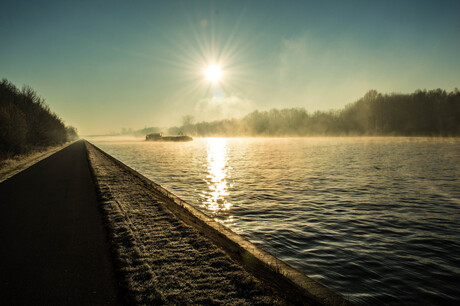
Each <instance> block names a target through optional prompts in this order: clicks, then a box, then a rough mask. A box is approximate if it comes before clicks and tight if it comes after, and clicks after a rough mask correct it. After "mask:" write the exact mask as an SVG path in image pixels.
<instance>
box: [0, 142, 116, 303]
mask: <svg viewBox="0 0 460 306" xmlns="http://www.w3.org/2000/svg"><path fill="white" fill-rule="evenodd" d="M117 294H118V293H117V284H116V281H115V276H114V271H113V267H112V262H111V259H110V253H109V247H108V243H107V242H106V234H105V232H104V228H103V224H102V219H101V214H100V212H99V210H98V202H97V196H96V193H95V187H94V184H93V181H92V178H91V174H90V170H89V165H88V160H87V157H86V149H85V144H84V141H78V142H76V143H74V144H72V145H70V146H68V147H66V148H65V149H63V150H61V151H59V152H57V153H56V154H54V155H52V156H50V157H48V158H46V159H44V160H42V161H40V162H38V163H37V164H35V165H34V166H32V167H30V168H28V169H27V170H25V171H23V172H21V173H19V174H17V175H15V176H13V177H12V178H10V179H8V180H6V181H4V182H3V183H1V184H0V304H3V305H12V304H14V305H18V304H28V305H37V304H47V305H50V304H54V305H63V304H66V305H88V304H90V305H114V304H119V301H118V299H117Z"/></svg>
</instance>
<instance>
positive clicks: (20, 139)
mask: <svg viewBox="0 0 460 306" xmlns="http://www.w3.org/2000/svg"><path fill="white" fill-rule="evenodd" d="M76 138H78V135H77V131H76V129H75V128H73V127H66V126H65V125H64V123H63V122H62V120H61V119H60V118H59V117H58V116H57V115H56V114H54V113H52V112H51V110H50V108H49V107H48V105H46V104H45V101H44V100H43V99H42V98H41V97H39V96H38V95H37V93H36V92H35V91H34V90H33V89H32V88H30V87H28V86H26V87H24V88H23V89H22V90H19V89H18V88H17V87H16V86H14V85H13V84H12V83H10V82H9V81H8V80H6V79H3V80H2V81H1V82H0V158H5V157H9V156H12V155H15V154H20V153H27V152H28V151H30V150H33V149H34V148H37V147H46V146H53V145H59V144H62V143H64V142H66V141H67V140H72V139H76Z"/></svg>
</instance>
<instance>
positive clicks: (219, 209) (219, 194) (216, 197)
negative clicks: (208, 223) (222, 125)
mask: <svg viewBox="0 0 460 306" xmlns="http://www.w3.org/2000/svg"><path fill="white" fill-rule="evenodd" d="M206 142H207V144H206V149H207V155H208V156H207V170H208V175H207V176H206V178H205V181H206V184H207V185H208V190H206V191H203V193H202V195H201V197H202V207H204V208H205V209H206V210H207V211H209V212H210V213H211V214H212V215H214V216H219V217H224V216H222V214H221V213H224V215H225V212H228V211H229V210H230V208H231V206H232V204H231V203H230V202H228V199H227V198H228V195H229V193H228V187H229V183H228V181H227V180H228V178H229V177H230V173H229V170H230V168H229V167H228V152H227V141H226V139H225V138H208V139H206ZM232 218H233V217H232V216H226V217H225V220H221V221H224V222H225V221H228V220H231V219H232ZM227 219H228V220H227Z"/></svg>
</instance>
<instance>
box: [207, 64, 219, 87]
mask: <svg viewBox="0 0 460 306" xmlns="http://www.w3.org/2000/svg"><path fill="white" fill-rule="evenodd" d="M204 74H205V75H206V78H207V79H208V80H209V81H211V82H212V83H217V82H219V80H220V79H221V77H222V69H220V67H219V66H217V65H210V66H208V68H206V70H205V71H204Z"/></svg>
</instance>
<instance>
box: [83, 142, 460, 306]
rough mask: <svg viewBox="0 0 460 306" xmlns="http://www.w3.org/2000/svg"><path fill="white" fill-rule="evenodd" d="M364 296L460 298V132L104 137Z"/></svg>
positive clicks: (359, 298)
mask: <svg viewBox="0 0 460 306" xmlns="http://www.w3.org/2000/svg"><path fill="white" fill-rule="evenodd" d="M92 141H93V142H95V144H96V145H98V146H100V147H101V148H102V149H103V150H105V151H107V152H108V153H109V154H112V155H114V156H115V157H117V158H119V159H120V160H122V161H123V162H125V163H126V164H128V165H129V166H131V167H133V168H134V169H136V170H138V171H140V172H141V173H143V174H144V175H146V176H147V177H149V178H151V179H152V180H154V181H156V182H158V183H160V184H161V185H164V186H165V187H166V188H168V189H170V190H171V191H173V192H175V193H176V194H178V195H179V196H180V197H182V198H183V199H185V200H186V201H188V202H189V203H190V204H192V205H195V206H196V207H197V208H200V209H203V210H204V211H205V213H208V214H209V215H210V216H212V217H213V218H216V219H218V220H220V221H222V222H223V223H225V224H226V225H227V226H229V227H230V228H232V229H233V230H235V231H236V232H238V233H240V234H242V235H243V236H245V237H247V238H248V239H250V240H251V241H253V242H254V243H256V244H258V245H260V246H261V247H262V248H264V249H266V250H267V251H269V252H271V253H273V254H274V255H276V256H278V257H279V258H281V259H283V260H284V261H286V262H287V263H289V264H290V265H292V266H294V267H296V268H298V269H300V270H301V271H303V272H304V273H306V274H307V275H309V276H311V277H313V278H314V279H316V280H318V281H320V282H322V283H324V284H325V285H327V286H329V287H330V288H332V289H333V290H336V291H338V292H340V293H341V294H343V295H344V296H345V297H347V298H349V299H350V300H352V301H353V302H355V303H357V304H366V305H368V304H378V305H379V304H381V305H387V304H409V305H410V304H412V305H418V304H438V305H441V304H442V305H445V304H457V303H459V301H460V292H459V290H458V289H457V286H458V284H460V184H459V176H460V170H459V167H458V165H459V164H460V155H459V153H458V152H460V140H459V139H435V138H298V139H296V138H290V139H281V138H280V139H261V138H257V139H222V138H219V139H198V140H195V141H193V142H190V143H180V144H179V143H149V142H143V141H110V140H109V139H93V140H92Z"/></svg>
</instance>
